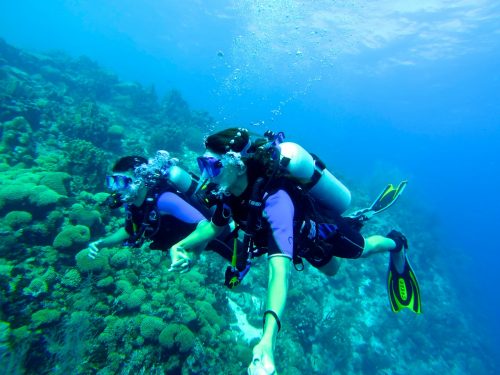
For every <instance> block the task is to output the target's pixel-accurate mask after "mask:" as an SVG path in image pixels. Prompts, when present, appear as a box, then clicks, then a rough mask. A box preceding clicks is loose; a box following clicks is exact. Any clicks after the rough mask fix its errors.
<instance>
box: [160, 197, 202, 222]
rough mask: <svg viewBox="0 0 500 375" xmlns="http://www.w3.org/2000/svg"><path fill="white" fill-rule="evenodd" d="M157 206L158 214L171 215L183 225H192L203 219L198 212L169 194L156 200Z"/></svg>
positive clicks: (182, 200)
mask: <svg viewBox="0 0 500 375" xmlns="http://www.w3.org/2000/svg"><path fill="white" fill-rule="evenodd" d="M157 206H158V209H159V210H160V214H162V215H171V216H173V217H175V218H177V219H179V220H181V221H183V222H185V223H190V224H194V223H199V222H200V221H202V220H204V219H205V218H204V217H203V215H202V214H201V213H200V211H198V210H197V209H196V208H194V207H193V206H191V205H190V204H189V203H188V202H186V201H185V200H184V199H182V198H181V197H179V196H178V195H177V194H174V193H171V192H167V193H163V194H162V195H161V196H160V198H158V202H157Z"/></svg>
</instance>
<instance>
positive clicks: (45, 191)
mask: <svg viewBox="0 0 500 375" xmlns="http://www.w3.org/2000/svg"><path fill="white" fill-rule="evenodd" d="M63 198H64V196H62V195H61V194H58V193H57V192H55V191H54V190H52V189H51V188H49V187H47V186H44V185H39V186H36V187H35V188H34V189H33V190H31V192H30V196H29V202H30V204H31V205H33V206H35V207H38V208H43V209H46V208H47V207H50V206H55V205H56V204H57V203H59V201H61V200H62V199H63Z"/></svg>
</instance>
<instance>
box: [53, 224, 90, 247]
mask: <svg viewBox="0 0 500 375" xmlns="http://www.w3.org/2000/svg"><path fill="white" fill-rule="evenodd" d="M89 240H90V230H89V228H88V227H86V226H85V225H67V226H65V227H64V228H63V230H62V231H61V232H60V233H59V234H58V235H57V236H56V238H55V239H54V242H53V244H52V246H54V247H55V248H56V249H57V250H63V251H72V250H76V249H77V248H81V247H82V246H84V245H85V244H86V243H87V242H89Z"/></svg>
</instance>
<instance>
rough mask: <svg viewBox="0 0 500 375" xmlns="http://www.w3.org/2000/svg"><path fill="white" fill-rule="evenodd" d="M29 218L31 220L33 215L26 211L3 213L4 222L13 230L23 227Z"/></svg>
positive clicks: (28, 221)
mask: <svg viewBox="0 0 500 375" xmlns="http://www.w3.org/2000/svg"><path fill="white" fill-rule="evenodd" d="M31 220H33V216H32V215H31V214H30V213H29V212H26V211H11V212H9V213H8V214H7V215H5V224H7V225H8V226H10V227H11V228H12V229H14V230H17V229H19V228H23V227H24V226H26V225H28V224H29V223H30V222H31Z"/></svg>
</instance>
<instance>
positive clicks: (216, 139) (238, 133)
mask: <svg viewBox="0 0 500 375" xmlns="http://www.w3.org/2000/svg"><path fill="white" fill-rule="evenodd" d="M249 140H250V133H249V132H248V130H247V129H244V128H228V129H224V130H221V131H219V132H217V133H214V134H211V135H209V136H208V137H207V138H206V139H205V147H206V148H207V149H208V150H209V151H212V152H215V153H217V154H225V153H226V152H229V151H233V152H240V151H242V150H243V149H244V148H245V146H246V145H247V144H248V141H249Z"/></svg>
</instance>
